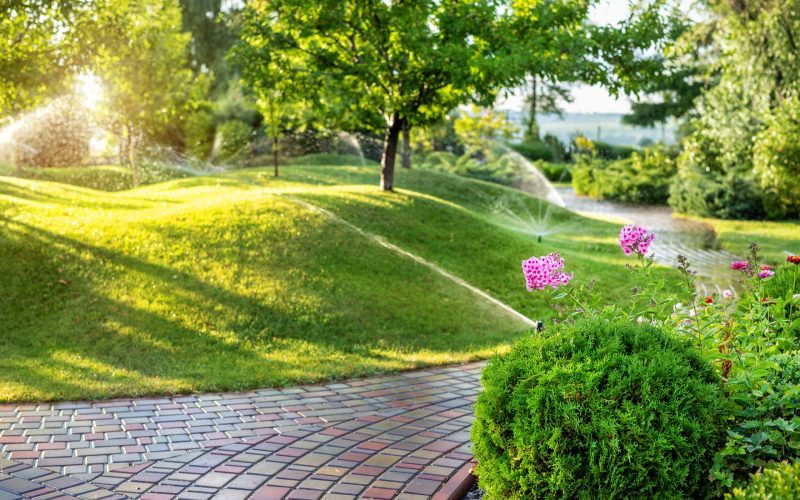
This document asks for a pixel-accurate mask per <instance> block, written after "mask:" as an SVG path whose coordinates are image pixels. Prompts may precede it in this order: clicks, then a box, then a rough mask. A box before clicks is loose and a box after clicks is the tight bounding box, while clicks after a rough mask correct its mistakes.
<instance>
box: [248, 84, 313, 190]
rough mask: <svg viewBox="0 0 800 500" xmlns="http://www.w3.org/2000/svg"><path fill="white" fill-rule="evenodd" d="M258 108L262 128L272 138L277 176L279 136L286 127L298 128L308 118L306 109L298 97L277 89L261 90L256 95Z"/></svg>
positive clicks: (273, 160)
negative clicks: (262, 120) (262, 121)
mask: <svg viewBox="0 0 800 500" xmlns="http://www.w3.org/2000/svg"><path fill="white" fill-rule="evenodd" d="M257 104H258V109H259V110H260V111H261V113H262V114H263V115H264V128H265V129H266V131H267V134H268V135H269V137H270V139H271V140H272V165H273V169H274V173H275V177H278V162H279V159H280V151H281V136H282V135H283V132H284V131H285V130H287V129H292V128H295V129H298V128H300V127H302V126H303V125H304V123H307V122H309V121H310V120H308V119H305V117H304V115H305V113H306V111H307V110H306V109H305V107H304V105H303V102H301V101H300V100H299V99H296V98H293V97H292V96H290V95H288V94H286V93H285V92H283V91H281V90H277V89H273V90H272V91H266V92H262V93H261V94H260V95H259V97H258V102H257Z"/></svg>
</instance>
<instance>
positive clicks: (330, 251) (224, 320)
mask: <svg viewBox="0 0 800 500" xmlns="http://www.w3.org/2000/svg"><path fill="white" fill-rule="evenodd" d="M377 175H378V172H377V169H376V168H374V167H286V168H284V169H283V170H282V175H281V177H279V178H277V179H275V178H274V177H272V172H271V170H270V169H269V168H264V169H245V170H239V171H234V172H230V173H228V174H225V175H220V176H209V177H190V178H183V179H177V180H173V181H170V182H166V183H162V184H155V185H152V186H147V187H143V188H139V189H136V190H128V191H122V192H117V193H108V192H102V191H94V190H90V189H85V188H81V187H75V186H70V185H65V184H58V183H51V182H44V181H34V180H24V179H15V178H0V273H2V276H3V280H2V283H1V284H0V293H1V294H2V296H3V300H2V301H0V317H2V322H0V352H2V353H3V370H1V371H0V400H2V401H26V400H52V399H84V398H105V397H114V396H132V395H143V394H153V393H178V392H188V391H218V390H232V389H247V388H253V387H262V386H274V385H287V384H294V383H301V382H312V381H321V380H331V379H338V378H345V377H355V376H363V375H370V374H375V373H381V372H386V371H394V370H401V369H410V368H417V367H422V366H428V365H435V364H447V363H455V362H462V361H468V360H474V359H479V358H486V357H488V356H490V355H492V354H493V353H494V352H496V351H498V350H504V349H506V348H507V346H508V344H509V343H510V342H511V341H512V340H513V339H514V338H516V337H517V336H518V335H520V334H522V333H523V332H524V330H525V328H526V327H525V325H524V324H522V323H520V322H518V321H517V320H515V319H514V318H513V317H511V316H509V315H508V314H506V313H505V312H503V311H502V310H500V309H499V308H497V307H495V306H493V305H491V304H487V303H486V302H484V301H482V300H481V299H479V298H477V296H476V295H474V294H472V293H471V292H470V291H468V290H466V289H464V288H462V287H460V286H457V285H455V284H454V283H452V282H450V281H448V280H447V279H445V278H443V277H441V276H439V275H438V274H436V273H434V272H432V271H431V270H430V269H428V268H426V267H424V266H421V265H419V264H416V263H414V262H412V261H411V260H409V259H406V258H401V257H398V256H397V255H395V254H393V253H392V252H391V251H389V250H387V249H385V248H384V247H382V246H380V245H377V244H375V243H373V242H371V241H370V240H368V239H366V238H364V237H363V236H360V235H358V234H357V233H355V232H353V231H352V230H350V229H347V228H346V227H345V226H344V225H342V224H340V223H337V222H336V221H333V220H331V219H329V218H327V217H325V216H324V215H322V214H319V213H317V212H315V211H312V210H309V209H307V208H305V207H303V206H302V205H301V204H298V203H297V202H295V201H293V200H292V197H297V198H300V199H302V200H305V201H307V202H310V203H313V204H315V205H318V206H320V207H324V208H327V209H328V210H330V211H332V212H334V213H335V214H337V215H338V216H340V217H342V218H344V219H345V220H347V221H349V222H351V223H353V224H356V225H357V226H359V227H361V228H363V229H365V230H368V231H371V232H373V233H375V234H377V235H379V236H382V237H384V238H386V239H387V240H389V241H391V242H393V243H396V244H398V245H400V246H401V247H403V248H405V249H407V250H410V251H412V252H415V253H417V254H419V255H421V256H422V257H424V258H426V259H428V260H430V261H432V262H434V263H436V264H438V265H440V266H442V267H443V268H445V269H446V270H447V271H449V272H452V273H454V274H456V275H458V276H459V277H461V278H463V279H465V280H467V281H468V282H470V283H471V284H473V285H475V286H478V287H479V288H482V289H484V290H486V291H488V292H489V293H490V294H492V295H493V296H495V297H497V298H499V299H500V300H503V301H505V302H507V303H509V304H510V305H512V307H514V308H516V309H518V310H520V311H521V312H522V313H523V314H526V315H528V316H530V317H533V318H548V317H551V316H552V315H553V311H552V309H551V308H550V307H549V304H548V300H547V298H546V296H545V295H542V294H536V295H529V294H527V293H526V291H525V288H524V283H523V280H522V277H521V271H520V261H521V260H522V259H524V258H527V257H529V256H531V255H541V254H544V253H547V252H549V251H561V252H562V253H563V254H564V256H565V257H566V259H567V262H568V266H569V267H570V268H571V270H573V271H575V273H576V280H578V281H579V282H581V281H583V282H585V281H587V280H589V279H594V278H597V279H599V280H600V281H601V282H603V287H604V288H603V290H602V291H603V293H604V294H606V295H607V296H608V297H610V298H612V299H615V300H620V301H622V300H624V298H625V297H626V296H627V294H628V289H629V288H630V283H629V282H628V281H627V278H626V276H627V275H626V274H624V273H625V270H624V267H623V266H624V264H625V263H627V262H629V261H628V260H626V259H625V258H624V257H623V256H622V254H621V253H620V252H619V249H618V246H617V243H616V236H615V235H616V233H617V231H618V228H617V227H616V226H615V225H612V224H607V223H603V222H599V221H594V220H590V219H586V218H583V217H580V216H576V215H573V214H570V213H568V212H565V211H562V210H559V209H556V208H549V207H550V206H549V205H546V204H543V203H541V202H539V201H538V200H535V199H533V198H530V197H528V196H525V195H523V194H521V193H519V192H516V191H514V190H511V189H506V188H503V187H500V186H496V185H491V184H487V183H482V182H476V181H471V180H467V179H462V178H458V177H455V176H451V175H446V174H435V173H430V172H415V171H410V172H401V173H400V174H399V178H398V185H400V186H402V188H401V189H399V190H398V192H396V193H393V194H384V193H379V192H378V191H377V189H376V188H375V185H376V180H377ZM526 221H527V222H526ZM542 228H544V229H545V230H548V231H552V233H551V234H547V235H545V237H544V240H543V241H542V242H541V243H538V242H537V241H536V237H535V234H534V233H536V232H541V229H542ZM534 229H535V231H534Z"/></svg>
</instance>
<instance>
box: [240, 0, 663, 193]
mask: <svg viewBox="0 0 800 500" xmlns="http://www.w3.org/2000/svg"><path fill="white" fill-rule="evenodd" d="M591 3H592V2H591V1H579V2H572V1H568V0H561V1H551V2H541V1H537V0H505V1H503V0H477V1H475V0H471V1H467V0H449V1H443V2H442V1H434V0H406V1H393V2H388V1H387V2H378V1H368V0H322V1H316V0H314V1H312V0H252V1H251V2H250V3H249V4H248V6H247V9H246V11H245V20H244V28H243V37H242V38H243V42H244V44H245V45H246V46H247V49H248V50H245V51H241V52H240V53H244V54H247V57H245V58H242V64H243V65H244V66H251V69H250V70H249V71H245V73H244V77H245V80H246V81H247V83H248V84H249V85H251V86H252V87H254V88H259V87H261V86H265V85H270V84H273V83H274V82H283V83H282V84H281V85H287V84H290V85H294V86H302V91H301V92H296V94H298V95H299V94H306V95H308V96H309V98H310V99H312V100H314V102H315V105H316V106H319V107H321V108H322V109H329V108H330V107H331V106H330V104H331V97H330V96H335V97H334V98H333V101H334V102H344V103H345V106H344V111H346V113H343V114H340V115H339V116H341V117H342V119H345V120H350V121H351V122H352V120H353V115H355V116H358V114H359V113H361V112H362V111H361V110H367V112H371V113H377V114H379V115H380V116H381V117H382V118H383V123H382V128H383V129H384V147H383V154H382V158H381V182H380V185H381V189H383V190H387V191H389V190H391V189H392V186H393V176H394V164H395V157H396V152H397V145H398V138H399V136H400V134H401V131H402V130H403V129H404V128H406V127H410V128H411V127H415V126H420V125H425V124H427V123H431V122H434V121H437V120H440V119H442V118H443V117H444V116H445V115H446V114H447V113H448V112H449V111H450V110H452V109H453V108H455V107H456V106H458V105H460V104H463V103H467V102H475V103H478V104H491V103H492V102H493V101H494V97H495V95H496V93H497V91H498V90H499V89H501V88H503V87H515V86H517V85H519V84H520V83H521V82H522V81H523V79H524V77H525V76H526V75H527V74H537V75H541V76H543V77H544V76H548V77H549V76H554V77H557V76H558V75H559V74H560V73H561V72H564V71H566V70H565V69H562V68H568V69H569V71H570V74H572V75H573V76H575V77H584V78H588V79H591V80H592V81H599V82H602V83H607V84H614V83H615V82H618V83H620V84H623V85H629V84H630V83H631V82H633V81H634V79H633V78H632V77H631V75H632V74H633V73H632V72H630V71H629V70H630V69H631V68H634V67H636V69H640V67H638V66H637V64H636V61H637V60H638V59H640V54H639V53H638V52H637V51H639V50H640V49H642V48H643V47H649V46H650V45H652V39H651V38H652V36H651V34H650V33H649V32H647V31H645V30H641V29H638V28H641V26H637V29H631V30H624V29H601V28H597V27H590V26H587V25H586V22H585V21H586V18H587V14H588V7H589V5H590V4H591ZM648 14H649V15H648V16H646V23H647V24H646V26H647V27H651V25H655V26H656V28H657V27H658V25H657V22H656V23H654V21H658V17H657V16H656V15H654V14H652V12H650V11H648ZM662 33H663V30H661V29H655V30H654V36H661V34H662ZM606 45H607V46H606ZM265 61H270V62H272V63H273V64H271V65H270V64H267V63H265ZM268 72H271V73H268ZM622 74H624V76H625V78H621V77H620V75H622ZM287 82H288V83H287Z"/></svg>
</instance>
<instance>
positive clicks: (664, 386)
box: [472, 317, 731, 498]
mask: <svg viewBox="0 0 800 500" xmlns="http://www.w3.org/2000/svg"><path fill="white" fill-rule="evenodd" d="M482 380H483V386H484V390H483V392H482V393H481V394H480V395H479V397H478V400H477V403H476V405H475V415H476V420H475V423H474V425H473V428H472V440H473V444H474V452H475V457H476V459H477V460H478V468H477V472H478V477H479V481H480V485H481V487H482V488H483V489H484V490H485V491H486V494H487V496H488V497H489V498H505V497H510V498H556V497H557V498H561V497H578V498H645V497H653V496H658V497H661V498H678V497H686V496H692V497H697V496H704V495H705V494H706V493H707V489H708V486H709V481H708V479H707V478H708V471H709V469H710V468H711V465H712V461H713V455H714V452H715V451H717V450H718V449H719V448H720V447H721V446H722V444H723V442H724V434H725V428H726V420H727V417H728V416H729V415H730V414H731V410H730V407H729V405H728V403H727V400H726V399H725V397H724V395H723V393H722V390H721V387H720V384H719V382H718V380H719V377H718V376H717V375H716V373H715V371H714V370H713V368H712V367H711V366H710V365H709V364H708V363H706V362H705V361H703V360H702V359H701V358H700V357H699V356H698V355H697V354H696V353H695V352H694V351H693V350H692V348H691V347H689V346H688V345H687V344H685V343H683V342H682V341H680V340H677V339H675V338H672V337H670V336H668V335H667V334H666V333H664V332H663V331H661V330H660V329H658V328H656V327H653V326H649V325H639V324H632V323H627V322H624V321H621V320H616V319H613V320H612V319H606V318H602V317H600V318H591V319H583V320H579V321H577V322H576V323H574V324H561V325H557V326H554V327H552V328H549V329H545V331H544V332H542V333H541V334H536V335H534V336H532V337H529V338H525V339H522V340H521V341H519V342H518V343H517V344H516V345H515V347H514V348H513V349H512V350H511V351H510V352H509V353H508V354H506V355H503V356H500V357H497V358H495V359H493V360H492V361H491V362H490V363H489V365H488V366H487V367H486V369H485V370H484V372H483V377H482Z"/></svg>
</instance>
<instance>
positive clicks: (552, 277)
mask: <svg viewBox="0 0 800 500" xmlns="http://www.w3.org/2000/svg"><path fill="white" fill-rule="evenodd" d="M563 268H564V259H562V258H561V256H560V255H558V254H557V253H550V254H548V255H545V256H543V257H539V258H536V257H531V258H530V259H528V260H523V261H522V272H523V273H525V284H526V285H527V287H528V291H529V292H532V291H534V290H544V289H545V288H546V287H548V286H549V287H552V288H558V287H560V286H563V285H566V284H567V283H569V280H571V279H572V277H573V276H574V275H573V274H572V273H570V274H567V273H565V272H564V271H562V269H563Z"/></svg>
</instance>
